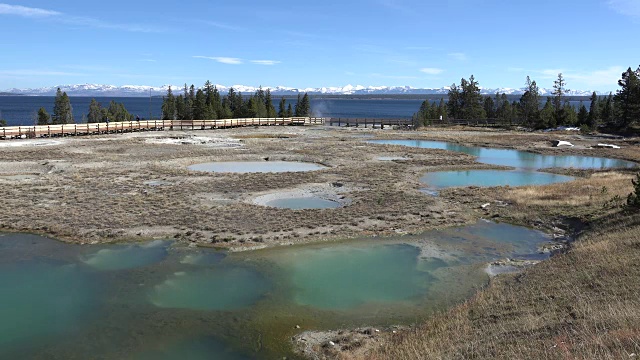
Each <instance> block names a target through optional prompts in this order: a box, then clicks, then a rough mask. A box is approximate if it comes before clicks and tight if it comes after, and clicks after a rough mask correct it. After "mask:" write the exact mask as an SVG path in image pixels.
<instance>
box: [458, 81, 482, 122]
mask: <svg viewBox="0 0 640 360" xmlns="http://www.w3.org/2000/svg"><path fill="white" fill-rule="evenodd" d="M478 85H479V84H478V82H477V81H476V80H475V78H474V77H473V75H471V76H470V77H469V81H467V80H466V79H462V80H460V88H461V89H462V92H461V100H462V102H461V106H460V108H461V118H462V119H483V118H485V117H486V114H485V113H484V109H483V107H482V95H480V87H479V86H478Z"/></svg>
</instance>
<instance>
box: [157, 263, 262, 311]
mask: <svg viewBox="0 0 640 360" xmlns="http://www.w3.org/2000/svg"><path fill="white" fill-rule="evenodd" d="M269 288H270V284H269V283H268V281H267V280H266V279H265V278H264V277H263V276H262V275H260V274H259V273H258V272H256V271H254V270H250V269H246V268H243V267H235V266H233V267H218V268H214V269H207V270H202V271H196V272H177V273H174V274H173V275H170V276H169V277H168V278H167V280H165V281H164V282H163V283H161V284H159V285H156V286H155V288H154V289H153V291H152V292H151V293H150V295H149V300H150V301H151V303H152V304H154V305H155V306H157V307H160V308H183V309H193V310H237V309H241V308H245V307H248V306H251V305H253V304H254V303H256V302H257V301H258V300H260V299H261V298H262V297H263V296H264V294H265V293H266V292H267V291H268V290H269Z"/></svg>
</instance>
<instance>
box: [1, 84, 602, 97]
mask: <svg viewBox="0 0 640 360" xmlns="http://www.w3.org/2000/svg"><path fill="white" fill-rule="evenodd" d="M169 87H171V89H172V91H173V92H174V94H176V95H177V94H179V93H182V91H183V89H184V85H162V86H145V85H123V86H114V85H99V84H78V85H58V86H52V87H43V88H35V89H15V88H14V89H8V90H6V91H5V92H6V93H11V94H22V95H32V96H52V95H55V93H56V90H57V89H58V88H60V89H61V90H62V91H65V92H66V93H67V94H68V95H69V96H112V97H120V96H121V97H134V96H140V97H142V96H158V95H165V94H166V93H167V90H168V89H169ZM216 87H217V88H218V91H220V92H221V93H226V92H228V91H229V88H231V87H233V88H234V90H236V91H239V92H241V93H243V94H252V93H254V92H256V91H257V90H258V88H259V87H256V86H245V85H233V86H225V85H216ZM262 88H263V89H264V90H266V89H269V90H271V93H272V94H273V95H297V94H299V93H305V92H306V93H309V94H312V95H323V94H324V95H397V94H413V95H430V94H443V95H445V94H447V92H448V91H449V87H448V86H445V87H441V88H415V87H411V86H362V85H355V86H354V85H346V86H336V87H320V88H304V89H298V88H292V87H286V86H273V87H272V86H263V87H262ZM480 92H481V93H482V94H496V93H500V94H503V93H504V94H507V95H521V94H522V93H524V90H523V89H512V88H497V89H490V88H481V89H480ZM551 92H552V90H549V89H540V95H542V96H548V95H550V94H551ZM591 93H592V91H582V90H571V91H569V92H568V93H567V95H570V96H589V95H591ZM596 93H597V94H598V95H607V94H608V93H600V92H596Z"/></svg>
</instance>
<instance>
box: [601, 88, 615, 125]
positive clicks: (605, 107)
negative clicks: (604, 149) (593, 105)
mask: <svg viewBox="0 0 640 360" xmlns="http://www.w3.org/2000/svg"><path fill="white" fill-rule="evenodd" d="M600 104H601V105H602V110H601V111H600V118H601V119H602V122H604V123H605V124H607V125H612V124H613V122H614V120H615V105H614V102H613V95H612V94H611V93H609V96H607V98H606V99H605V100H604V101H601V102H600Z"/></svg>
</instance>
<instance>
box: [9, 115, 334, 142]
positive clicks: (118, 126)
mask: <svg viewBox="0 0 640 360" xmlns="http://www.w3.org/2000/svg"><path fill="white" fill-rule="evenodd" d="M324 122H325V119H324V118H309V117H291V118H246V119H222V120H141V121H125V122H109V123H106V122H103V123H90V124H65V125H34V126H5V127H1V128H0V139H28V138H40V137H61V136H83V135H100V134H116V133H125V132H136V131H160V130H208V129H226V128H235V127H246V126H275V125H316V124H317V125H322V124H324Z"/></svg>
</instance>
